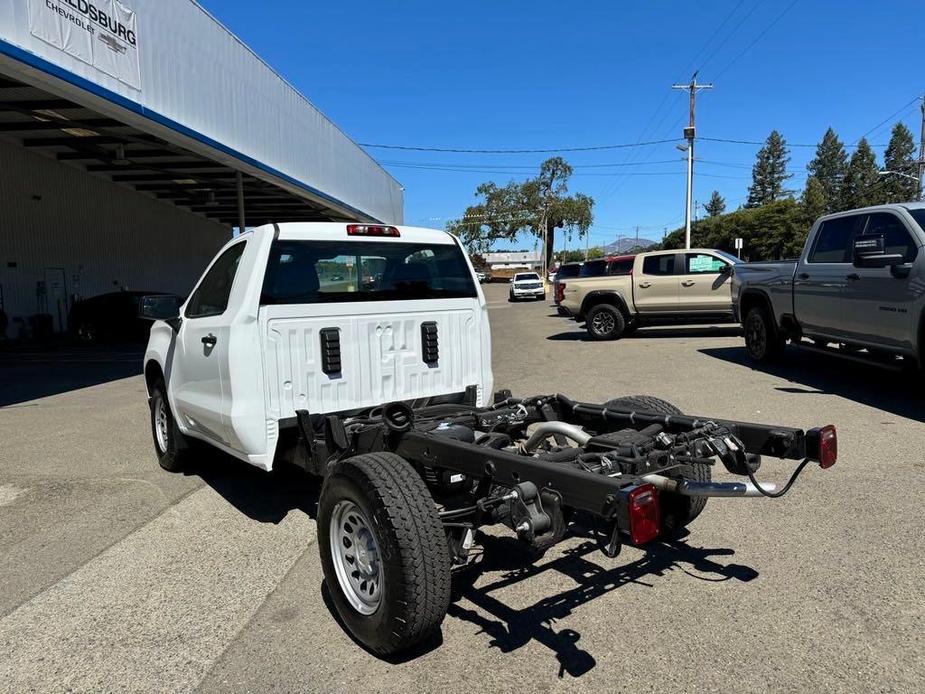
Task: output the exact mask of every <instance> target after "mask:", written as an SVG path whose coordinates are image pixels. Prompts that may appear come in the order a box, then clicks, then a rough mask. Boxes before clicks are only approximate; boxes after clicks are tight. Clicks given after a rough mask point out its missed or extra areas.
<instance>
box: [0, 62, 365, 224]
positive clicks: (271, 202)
mask: <svg viewBox="0 0 925 694" xmlns="http://www.w3.org/2000/svg"><path fill="white" fill-rule="evenodd" d="M0 138H2V139H4V140H8V141H13V142H16V143H18V144H19V145H21V146H23V147H26V148H28V149H30V150H33V151H35V152H38V153H40V154H42V155H44V156H46V157H49V158H51V159H56V160H58V161H60V162H62V163H63V164H66V165H68V166H73V167H77V168H80V169H82V170H84V171H86V172H87V173H89V174H91V175H94V176H100V177H103V178H106V179H108V180H110V181H112V182H113V183H115V184H117V185H120V186H124V187H128V188H131V189H133V190H135V191H137V192H139V193H141V194H144V195H148V196H150V197H154V198H157V199H160V200H164V201H165V202H168V203H170V204H173V205H176V206H177V207H182V208H185V209H188V210H189V211H191V212H193V213H195V214H198V215H201V216H203V217H207V218H209V219H212V220H215V221H217V222H221V223H223V224H228V225H230V226H238V225H239V220H240V218H241V213H242V210H241V209H240V208H239V203H240V204H242V205H243V216H244V219H245V222H246V225H247V226H249V227H253V226H259V225H261V224H266V223H269V222H295V221H303V222H308V221H351V218H349V217H345V216H344V215H343V213H342V212H340V211H338V210H336V209H333V208H330V207H326V206H325V205H324V204H323V203H321V202H318V201H315V200H307V199H305V198H302V197H299V196H297V195H295V194H293V193H291V192H289V191H288V190H285V189H283V188H281V187H278V186H275V185H273V184H272V183H270V182H267V181H263V180H260V179H257V178H254V177H253V176H251V175H249V174H247V173H242V172H241V171H239V170H237V169H235V168H233V167H230V166H228V165H226V164H223V163H221V162H219V161H216V160H214V159H210V158H208V157H206V156H203V155H201V154H198V153H194V152H192V151H190V150H188V149H185V148H183V147H181V146H179V145H176V144H173V143H169V142H167V141H166V140H163V139H161V138H159V137H156V136H154V135H151V134H149V133H145V132H143V131H141V130H139V129H138V128H135V127H133V126H131V125H128V124H126V123H124V122H121V121H119V120H117V119H114V118H111V117H106V116H104V115H103V114H100V113H99V112H96V111H94V110H92V109H89V108H86V107H84V106H81V105H79V104H77V103H74V102H73V101H70V100H68V99H64V98H61V97H59V96H56V95H54V94H51V93H49V92H47V91H45V90H43V89H40V88H37V87H34V86H31V85H28V84H25V83H22V82H19V81H16V80H12V79H9V78H7V77H3V76H0ZM239 193H240V195H239Z"/></svg>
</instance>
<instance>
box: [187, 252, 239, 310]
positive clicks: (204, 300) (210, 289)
mask: <svg viewBox="0 0 925 694" xmlns="http://www.w3.org/2000/svg"><path fill="white" fill-rule="evenodd" d="M246 243H247V242H246V241H244V242H242V243H236V244H235V245H234V246H232V247H231V248H229V249H228V250H226V251H225V252H224V253H222V254H221V255H220V256H219V258H218V260H216V261H215V262H214V263H213V264H212V267H211V268H209V272H207V273H206V276H205V277H203V278H202V282H200V283H199V286H198V287H196V291H195V292H193V295H192V296H191V297H190V300H189V304H187V306H186V317H187V318H205V317H206V316H220V315H222V314H223V313H224V312H225V309H226V308H228V297H229V296H230V295H231V287H232V285H233V284H234V276H235V273H236V272H237V271H238V265H239V264H240V262H241V255H242V254H243V253H244V246H245V244H246Z"/></svg>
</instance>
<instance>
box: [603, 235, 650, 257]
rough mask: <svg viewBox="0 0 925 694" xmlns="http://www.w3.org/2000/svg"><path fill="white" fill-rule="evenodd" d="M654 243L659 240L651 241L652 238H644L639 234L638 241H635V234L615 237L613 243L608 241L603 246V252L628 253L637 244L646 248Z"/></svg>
mask: <svg viewBox="0 0 925 694" xmlns="http://www.w3.org/2000/svg"><path fill="white" fill-rule="evenodd" d="M656 243H659V242H658V241H653V240H652V239H644V238H642V237H641V236H640V237H639V242H638V243H637V242H636V237H635V236H633V237H632V238H630V237H623V238H620V239H617V240H616V241H614V242H613V243H608V244H607V245H606V246H604V253H606V254H608V255H616V254H620V253H629V252H630V251H631V250H633V248H634V247H635V246H637V245H638V246H639V247H640V248H648V247H649V246H652V245H654V244H656Z"/></svg>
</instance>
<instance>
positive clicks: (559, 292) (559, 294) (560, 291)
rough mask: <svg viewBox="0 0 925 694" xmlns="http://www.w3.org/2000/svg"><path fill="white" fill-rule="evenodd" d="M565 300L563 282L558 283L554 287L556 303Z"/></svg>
mask: <svg viewBox="0 0 925 694" xmlns="http://www.w3.org/2000/svg"><path fill="white" fill-rule="evenodd" d="M564 300H565V282H559V284H557V285H556V301H564Z"/></svg>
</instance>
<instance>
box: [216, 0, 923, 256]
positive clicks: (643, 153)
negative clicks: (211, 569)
mask: <svg viewBox="0 0 925 694" xmlns="http://www.w3.org/2000/svg"><path fill="white" fill-rule="evenodd" d="M203 5H204V6H205V7H206V8H207V9H208V10H209V11H210V12H212V13H213V14H214V15H215V16H216V17H217V18H218V19H219V20H220V21H221V22H223V23H224V24H225V25H226V26H228V27H229V28H230V29H231V31H233V32H234V33H235V34H237V35H238V36H239V37H240V38H241V39H242V40H244V41H245V42H246V43H247V44H248V45H250V46H251V47H252V48H253V49H254V50H255V51H256V52H257V53H258V54H260V55H261V56H262V57H263V58H264V59H265V60H267V62H268V63H270V65H272V66H273V67H274V68H276V69H277V70H278V71H279V72H280V73H281V74H282V75H283V76H284V77H285V78H286V79H288V80H289V81H290V82H291V83H292V84H293V85H295V87H296V88H298V89H299V90H300V91H302V92H303V93H304V94H305V95H306V96H307V97H308V98H309V100H311V101H312V102H313V103H314V104H315V105H316V106H318V107H319V108H320V109H321V110H322V111H323V112H324V113H325V114H327V115H328V116H329V117H330V118H331V119H332V120H334V122H336V123H337V124H338V125H339V126H340V127H341V128H342V129H343V130H344V131H345V132H346V133H347V134H348V135H349V136H350V137H352V138H353V139H354V140H356V141H357V142H363V143H380V144H399V145H415V146H425V147H444V148H463V149H547V148H558V147H588V146H599V145H611V144H621V143H635V142H640V141H649V140H662V139H669V138H674V137H680V133H681V129H682V127H683V125H685V124H686V119H687V96H686V93H685V92H680V91H672V90H671V89H670V86H671V84H672V83H673V82H686V81H688V80H689V78H690V75H691V73H692V72H693V70H694V69H699V70H700V76H699V79H700V80H702V81H707V82H713V83H714V85H715V88H714V89H713V90H712V91H709V92H701V94H700V95H699V97H698V103H697V128H698V136H700V137H713V138H727V139H741V140H764V138H765V137H766V136H767V134H768V133H769V132H770V131H771V129H773V128H777V129H778V130H780V131H781V133H782V134H783V135H784V137H785V138H786V139H787V141H788V142H789V143H793V144H815V143H816V142H818V141H819V139H820V138H821V136H822V134H823V132H824V131H825V129H826V128H827V127H828V126H830V125H831V126H832V127H834V128H835V130H836V131H837V132H838V134H839V136H840V137H841V139H842V140H843V141H844V142H846V143H848V144H851V143H854V142H856V141H857V139H859V138H860V137H861V136H862V135H864V134H865V133H866V134H867V136H868V139H869V140H870V141H871V143H872V144H874V145H885V144H886V142H887V140H888V138H889V128H890V127H891V126H892V124H893V123H895V122H896V121H897V120H900V119H901V120H903V121H904V122H905V123H906V124H907V125H908V126H909V127H910V128H911V129H912V131H913V132H914V133H915V134H916V136H917V135H918V132H919V125H918V124H919V110H918V102H914V99H915V97H916V95H921V94H922V93H923V91H925V69H923V68H925V60H923V55H925V36H923V35H922V34H920V33H917V29H916V27H921V26H922V25H923V23H925V4H923V3H922V2H921V0H901V1H891V2H876V3H874V2H869V1H867V2H864V1H859V0H845V1H843V2H837V3H836V2H822V1H818V0H817V1H814V0H797V1H796V2H792V0H741V1H740V0H723V1H716V2H712V1H707V0H701V1H700V2H677V1H669V0H648V1H643V0H621V1H619V2H618V1H610V2H605V1H594V2H591V1H585V2H571V3H565V2H562V1H561V0H559V1H558V2H547V1H546V0H533V1H532V2H519V1H514V0H493V1H483V0H467V1H466V2H464V3H456V4H453V5H451V4H450V3H439V2H433V1H432V0H431V1H430V2H420V1H418V0H393V1H392V2H382V1H379V2H312V3H306V2H292V1H291V0H290V1H284V0H262V1H261V2H259V3H258V2H253V0H247V1H245V0H221V1H219V0H204V1H203ZM904 104H905V105H906V106H904ZM897 112H898V113H897ZM891 114H896V115H895V116H893V117H892V118H889V117H890V116H891ZM885 119H887V122H886V123H883V125H881V126H880V127H879V128H876V129H874V128H875V126H877V125H878V124H880V123H881V122H882V121H884V120H885ZM757 149H758V147H757V146H752V145H742V144H726V143H718V142H707V141H701V142H698V144H697V149H696V153H697V158H698V159H700V160H702V161H700V162H698V163H697V165H696V175H695V195H694V198H695V200H698V201H700V202H701V203H705V202H706V201H707V200H708V199H709V197H710V193H711V192H712V190H714V189H717V190H719V191H720V193H721V194H722V195H723V196H724V197H725V198H726V200H727V204H728V206H729V207H730V208H734V207H737V206H738V205H740V204H741V203H742V202H744V199H745V196H746V192H747V191H746V189H747V186H748V184H749V180H750V174H751V165H752V163H753V161H754V155H755V152H756V151H757ZM876 150H877V152H878V154H882V151H883V148H882V147H877V148H876ZM369 151H370V152H371V153H372V154H373V156H375V157H376V159H378V160H379V161H380V162H381V163H382V164H383V165H384V166H385V167H386V169H387V170H388V171H390V172H391V173H392V174H393V175H394V176H395V177H396V178H397V179H398V180H399V181H400V182H401V183H402V185H404V187H405V223H406V224H419V225H423V226H436V227H442V226H443V225H444V224H445V223H446V221H447V220H449V219H451V218H453V217H454V216H458V215H460V214H461V213H462V212H463V211H464V210H465V207H466V206H467V205H469V204H471V203H472V202H474V200H475V198H474V197H473V194H474V190H475V187H476V186H477V185H478V184H479V183H481V182H483V181H486V180H494V181H496V182H498V183H505V182H507V181H508V180H512V179H515V180H516V179H522V178H525V177H527V176H529V175H533V174H534V173H535V171H536V169H537V167H538V165H539V163H540V162H541V161H542V160H543V159H544V158H545V157H546V156H551V155H543V154H456V153H444V152H409V151H401V150H386V149H370V150H369ZM812 154H813V149H812V148H810V147H793V148H792V149H791V155H792V160H791V167H790V168H791V169H792V170H793V171H794V173H795V175H794V178H793V179H792V180H791V187H793V188H795V189H802V186H803V183H804V181H805V166H806V163H807V161H808V160H809V159H810V158H811V157H812ZM562 156H564V157H565V158H566V159H567V160H568V161H569V162H570V163H571V164H572V165H573V166H575V172H576V175H575V176H574V177H573V179H572V182H571V190H572V191H581V192H584V193H587V194H588V195H591V196H592V197H593V198H594V199H595V201H596V205H595V224H594V227H593V228H592V231H591V244H592V245H595V244H600V243H603V242H608V241H612V240H614V239H615V238H616V237H618V236H630V235H632V234H633V233H634V227H635V226H636V225H639V226H640V235H641V236H643V237H648V238H661V235H662V231H663V230H664V228H665V227H668V229H669V230H670V229H672V228H675V227H677V226H679V225H680V224H682V223H683V216H684V181H685V178H684V171H685V164H684V162H683V160H682V157H683V155H682V153H681V152H679V151H677V150H676V149H675V147H674V144H671V143H668V144H662V145H656V146H650V147H637V148H627V149H614V150H600V151H593V152H571V153H563V154H562ZM418 167H425V168H418ZM701 214H702V212H701ZM532 244H533V241H532V240H531V239H529V238H526V237H525V238H524V239H523V240H522V241H521V242H519V243H515V244H514V245H515V246H520V247H525V248H526V247H531V246H532ZM577 244H578V241H577V240H575V239H573V240H572V242H571V246H572V247H576V246H577ZM563 245H564V241H563V240H561V239H560V242H559V243H558V244H557V247H558V248H561V247H562V246H563ZM501 247H507V245H506V244H505V245H503V246H501Z"/></svg>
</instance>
